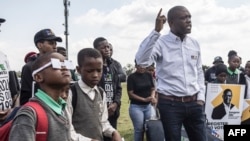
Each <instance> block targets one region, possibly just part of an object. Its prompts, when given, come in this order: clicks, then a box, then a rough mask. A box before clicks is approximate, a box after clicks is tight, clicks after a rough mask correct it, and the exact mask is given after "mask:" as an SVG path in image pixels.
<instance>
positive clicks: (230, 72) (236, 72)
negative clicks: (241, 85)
mask: <svg viewBox="0 0 250 141" xmlns="http://www.w3.org/2000/svg"><path fill="white" fill-rule="evenodd" d="M227 72H228V73H229V74H230V75H233V74H239V69H235V71H232V70H230V69H229V68H227Z"/></svg>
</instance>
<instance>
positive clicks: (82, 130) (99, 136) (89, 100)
mask: <svg viewBox="0 0 250 141" xmlns="http://www.w3.org/2000/svg"><path fill="white" fill-rule="evenodd" d="M77 60H78V66H77V67H76V69H77V72H78V73H79V74H80V75H81V79H80V80H79V81H78V82H76V83H75V84H74V87H75V90H76V93H75V94H74V96H76V97H77V99H76V101H75V106H73V105H72V95H73V94H72V90H71V91H70V92H69V97H68V99H67V112H69V113H68V115H72V124H73V126H74V128H75V131H76V132H77V133H79V134H81V135H83V136H85V137H89V138H92V139H96V140H99V141H103V135H104V136H107V137H111V138H112V141H122V139H121V136H120V134H119V132H118V131H117V130H115V129H114V128H113V127H112V126H111V125H110V123H109V121H108V111H107V105H106V99H105V97H106V94H105V92H104V91H103V89H101V88H100V87H98V86H97V84H98V83H99V81H100V79H101V76H102V69H103V61H102V56H101V54H100V52H99V51H98V50H96V49H93V48H85V49H82V50H80V51H79V53H78V55H77ZM86 141H87V140H86ZM89 141H91V139H89Z"/></svg>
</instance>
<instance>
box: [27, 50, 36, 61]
mask: <svg viewBox="0 0 250 141" xmlns="http://www.w3.org/2000/svg"><path fill="white" fill-rule="evenodd" d="M36 57H37V53H36V52H34V51H31V52H28V53H27V54H26V55H25V57H24V62H25V63H28V62H30V61H34V60H36Z"/></svg>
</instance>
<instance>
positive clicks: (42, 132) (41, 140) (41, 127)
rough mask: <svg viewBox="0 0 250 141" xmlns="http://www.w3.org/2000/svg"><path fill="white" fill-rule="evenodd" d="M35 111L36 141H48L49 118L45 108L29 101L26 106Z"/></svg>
mask: <svg viewBox="0 0 250 141" xmlns="http://www.w3.org/2000/svg"><path fill="white" fill-rule="evenodd" d="M25 106H29V107H31V108H32V109H34V110H35V112H36V116H37V126H36V141H47V137H48V125H49V123H48V117H47V114H46V112H45V110H44V109H43V107H42V106H41V105H40V104H39V103H38V102H33V101H29V102H27V103H26V104H25Z"/></svg>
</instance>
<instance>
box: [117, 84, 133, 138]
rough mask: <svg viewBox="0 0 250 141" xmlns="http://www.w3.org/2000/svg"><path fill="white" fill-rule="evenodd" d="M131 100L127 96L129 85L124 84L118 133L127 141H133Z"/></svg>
mask: <svg viewBox="0 0 250 141" xmlns="http://www.w3.org/2000/svg"><path fill="white" fill-rule="evenodd" d="M128 107H129V99H128V94H127V83H122V105H121V110H120V117H119V119H118V125H117V127H118V131H119V132H120V134H121V136H122V137H124V139H125V141H132V140H133V132H134V131H133V125H132V121H131V120H130V117H129V112H128Z"/></svg>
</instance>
